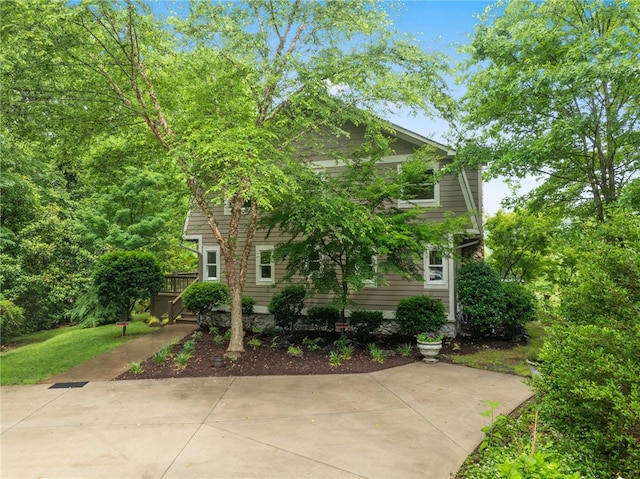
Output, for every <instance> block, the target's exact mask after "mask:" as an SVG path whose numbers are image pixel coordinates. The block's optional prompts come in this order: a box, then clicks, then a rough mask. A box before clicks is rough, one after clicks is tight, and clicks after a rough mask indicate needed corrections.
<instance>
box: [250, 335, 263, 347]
mask: <svg viewBox="0 0 640 479" xmlns="http://www.w3.org/2000/svg"><path fill="white" fill-rule="evenodd" d="M248 342H249V346H252V347H254V348H257V347H260V346H262V340H261V339H260V338H256V337H253V338H251V339H249V341H248Z"/></svg>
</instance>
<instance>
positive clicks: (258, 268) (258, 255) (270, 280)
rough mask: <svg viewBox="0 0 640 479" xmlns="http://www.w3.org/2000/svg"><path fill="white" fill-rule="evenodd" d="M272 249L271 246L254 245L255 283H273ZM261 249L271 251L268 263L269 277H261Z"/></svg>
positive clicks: (274, 270) (274, 265)
mask: <svg viewBox="0 0 640 479" xmlns="http://www.w3.org/2000/svg"><path fill="white" fill-rule="evenodd" d="M273 250H274V247H273V246H256V284H273V283H274V282H275V279H276V264H275V262H274V260H273ZM262 251H271V263H270V266H271V277H270V278H263V277H262V269H261V267H262V266H264V265H263V264H261V263H260V260H261V253H262Z"/></svg>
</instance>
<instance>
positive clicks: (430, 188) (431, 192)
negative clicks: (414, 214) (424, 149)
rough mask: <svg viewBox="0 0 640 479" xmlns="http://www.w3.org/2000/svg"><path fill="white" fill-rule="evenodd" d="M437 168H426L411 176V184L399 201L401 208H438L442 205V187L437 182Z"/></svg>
mask: <svg viewBox="0 0 640 479" xmlns="http://www.w3.org/2000/svg"><path fill="white" fill-rule="evenodd" d="M437 172H438V168H437V166H433V167H429V168H426V169H425V170H423V171H421V172H419V173H413V174H411V178H410V180H409V184H408V185H407V186H405V188H404V189H403V192H402V198H401V199H400V200H398V206H399V207H400V208H412V207H414V206H438V205H439V204H440V185H439V184H438V182H437V181H436V180H437V178H436V175H437Z"/></svg>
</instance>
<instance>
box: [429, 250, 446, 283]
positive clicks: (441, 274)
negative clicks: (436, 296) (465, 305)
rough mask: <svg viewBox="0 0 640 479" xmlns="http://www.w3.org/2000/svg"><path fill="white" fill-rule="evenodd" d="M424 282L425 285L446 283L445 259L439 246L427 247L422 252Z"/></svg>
mask: <svg viewBox="0 0 640 479" xmlns="http://www.w3.org/2000/svg"><path fill="white" fill-rule="evenodd" d="M424 284H425V286H436V285H446V284H447V260H446V258H445V257H444V255H443V254H442V250H441V249H439V248H435V247H429V248H428V249H427V250H426V251H425V252H424Z"/></svg>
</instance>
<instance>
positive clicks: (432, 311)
mask: <svg viewBox="0 0 640 479" xmlns="http://www.w3.org/2000/svg"><path fill="white" fill-rule="evenodd" d="M396 320H397V321H398V326H399V328H400V331H401V332H402V333H404V334H408V335H410V336H415V335H417V334H418V333H435V332H437V331H438V330H439V329H440V328H442V326H444V324H445V323H446V322H447V314H446V313H445V309H444V304H442V302H441V301H439V300H437V299H434V298H432V297H431V296H426V295H418V296H412V297H410V298H404V299H402V300H400V302H399V303H398V307H397V309H396Z"/></svg>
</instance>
